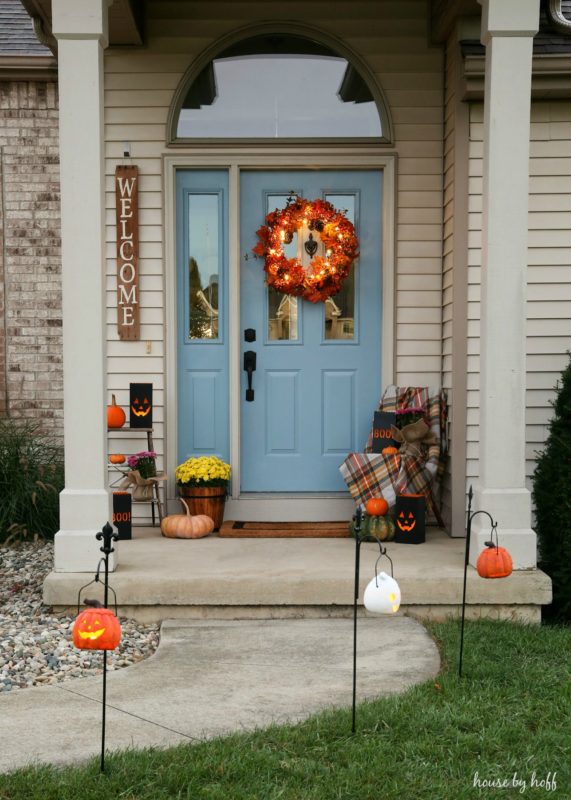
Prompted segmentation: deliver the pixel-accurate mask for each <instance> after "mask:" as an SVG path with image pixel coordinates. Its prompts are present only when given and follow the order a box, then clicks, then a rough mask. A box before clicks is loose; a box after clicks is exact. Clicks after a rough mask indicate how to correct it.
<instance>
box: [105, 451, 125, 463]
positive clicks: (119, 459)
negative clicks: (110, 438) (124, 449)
mask: <svg viewBox="0 0 571 800" xmlns="http://www.w3.org/2000/svg"><path fill="white" fill-rule="evenodd" d="M125 461H126V458H125V456H124V455H123V453H111V455H110V456H109V463H110V464H124V463H125Z"/></svg>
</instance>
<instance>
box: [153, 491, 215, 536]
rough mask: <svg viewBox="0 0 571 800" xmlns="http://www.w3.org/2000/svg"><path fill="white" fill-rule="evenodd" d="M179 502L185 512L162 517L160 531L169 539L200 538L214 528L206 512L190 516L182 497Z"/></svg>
mask: <svg viewBox="0 0 571 800" xmlns="http://www.w3.org/2000/svg"><path fill="white" fill-rule="evenodd" d="M179 500H180V502H181V503H182V504H183V506H184V507H185V509H186V514H171V515H170V516H168V517H163V521H162V522H161V531H162V534H163V536H166V537H168V538H169V539H202V537H203V536H208V534H209V533H212V531H213V530H214V522H213V520H212V519H211V518H210V517H207V516H206V514H197V515H196V516H194V517H193V516H192V515H191V513H190V509H189V507H188V505H187V504H186V503H185V501H184V500H183V499H182V497H179Z"/></svg>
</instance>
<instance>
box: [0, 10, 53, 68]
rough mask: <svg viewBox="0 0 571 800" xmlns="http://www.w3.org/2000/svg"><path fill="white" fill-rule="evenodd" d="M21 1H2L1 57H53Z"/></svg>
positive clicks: (0, 24)
mask: <svg viewBox="0 0 571 800" xmlns="http://www.w3.org/2000/svg"><path fill="white" fill-rule="evenodd" d="M51 55H52V52H51V50H50V49H49V48H48V47H45V46H44V45H43V44H40V42H39V41H38V39H37V38H36V34H35V33H34V28H33V25H32V20H31V19H30V17H29V16H28V12H27V11H26V10H25V8H24V7H23V5H22V4H21V3H20V0H0V56H51Z"/></svg>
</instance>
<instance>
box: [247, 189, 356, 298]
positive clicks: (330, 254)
mask: <svg viewBox="0 0 571 800" xmlns="http://www.w3.org/2000/svg"><path fill="white" fill-rule="evenodd" d="M266 223H267V224H266V225H264V226H263V227H262V228H260V230H259V231H257V234H258V238H259V240H260V241H259V242H258V244H257V245H256V246H255V247H254V248H253V251H254V253H256V255H259V256H262V257H263V258H264V262H265V263H264V270H265V271H266V274H267V284H268V286H273V287H274V289H276V290H277V291H278V292H283V293H284V294H290V295H294V296H296V297H304V298H305V299H306V300H309V301H311V302H312V303H318V302H320V301H321V302H323V301H324V300H327V298H328V297H332V296H333V295H335V294H337V293H338V292H339V291H340V289H341V287H342V286H343V281H344V280H345V278H346V277H347V276H348V275H349V272H350V270H351V265H352V264H353V261H354V260H355V259H356V258H357V256H358V255H359V252H358V251H359V240H358V238H357V234H356V233H355V228H354V226H353V223H352V222H350V221H349V220H348V219H347V217H346V216H345V214H343V213H342V212H341V211H338V210H337V209H336V208H334V207H333V206H332V205H331V203H328V202H327V200H321V199H317V200H304V199H303V198H302V197H297V196H292V197H290V198H289V200H288V202H287V205H286V207H285V208H283V209H281V210H280V209H276V210H275V211H272V212H270V213H269V214H268V215H267V217H266ZM304 225H306V226H307V228H308V229H309V230H310V231H311V233H310V234H309V240H308V241H307V242H305V245H304V247H305V250H306V252H307V253H308V254H309V255H310V256H312V260H311V262H310V264H309V267H308V268H307V269H305V268H304V266H303V264H302V263H301V261H300V260H299V259H298V258H286V256H285V253H284V249H283V248H284V245H285V244H289V243H290V242H291V241H292V239H293V235H294V233H295V232H296V231H298V230H299V229H300V228H302V227H303V226H304ZM313 231H316V232H317V233H318V234H319V237H320V238H321V241H322V242H323V246H324V249H325V257H323V256H320V255H315V257H313V256H314V254H315V253H316V251H317V249H318V243H317V242H316V241H315V239H314V238H313Z"/></svg>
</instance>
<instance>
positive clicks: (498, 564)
mask: <svg viewBox="0 0 571 800" xmlns="http://www.w3.org/2000/svg"><path fill="white" fill-rule="evenodd" d="M476 569H477V570H478V575H479V576H480V578H507V577H508V575H511V574H512V570H513V561H512V557H511V556H510V554H509V553H508V551H507V550H506V549H505V547H498V546H497V545H495V544H494V543H493V542H486V549H485V550H482V552H481V553H480V555H479V556H478V560H477V562H476Z"/></svg>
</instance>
